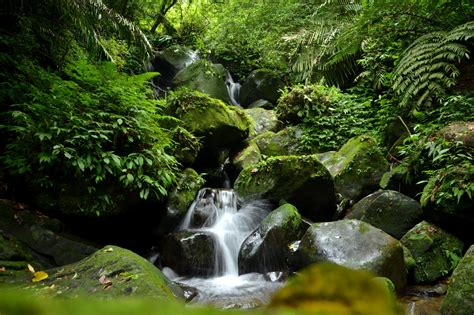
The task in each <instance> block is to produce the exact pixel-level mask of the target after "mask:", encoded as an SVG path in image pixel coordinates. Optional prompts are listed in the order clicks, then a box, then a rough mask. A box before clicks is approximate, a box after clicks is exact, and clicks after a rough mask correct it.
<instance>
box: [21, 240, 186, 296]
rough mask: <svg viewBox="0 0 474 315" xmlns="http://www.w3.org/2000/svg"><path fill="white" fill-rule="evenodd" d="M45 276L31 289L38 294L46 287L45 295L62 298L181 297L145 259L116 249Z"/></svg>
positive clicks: (112, 247)
mask: <svg viewBox="0 0 474 315" xmlns="http://www.w3.org/2000/svg"><path fill="white" fill-rule="evenodd" d="M46 272H47V273H48V275H49V277H48V278H47V279H46V280H43V281H41V282H40V283H37V284H31V286H32V287H33V288H37V289H40V290H44V288H45V287H49V293H52V292H54V293H55V294H56V295H60V296H64V297H76V296H87V297H90V296H94V298H112V297H124V296H150V297H153V298H162V299H166V300H175V297H176V296H179V295H181V294H182V291H181V290H180V288H179V287H178V286H176V285H173V284H172V283H171V282H170V281H169V280H168V279H166V277H165V276H164V275H163V274H162V273H161V271H160V270H159V269H158V268H156V267H155V266H153V265H152V264H151V263H150V262H148V261H147V260H146V259H144V258H143V257H140V256H138V255H136V254H135V253H133V252H131V251H129V250H126V249H123V248H120V247H117V246H106V247H104V248H103V249H101V250H98V251H97V252H95V253H94V254H92V255H91V256H89V257H87V258H85V259H83V260H81V261H79V262H76V263H74V264H69V265H67V266H63V267H60V268H56V269H51V270H47V271H46ZM29 277H30V278H31V275H30V276H29ZM28 282H30V283H31V281H28Z"/></svg>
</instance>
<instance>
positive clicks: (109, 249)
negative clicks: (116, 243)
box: [104, 247, 114, 253]
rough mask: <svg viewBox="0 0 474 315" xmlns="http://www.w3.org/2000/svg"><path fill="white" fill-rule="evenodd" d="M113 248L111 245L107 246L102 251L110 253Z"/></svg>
mask: <svg viewBox="0 0 474 315" xmlns="http://www.w3.org/2000/svg"><path fill="white" fill-rule="evenodd" d="M113 251H114V249H113V248H112V247H109V248H107V249H105V250H104V252H107V253H110V252H113Z"/></svg>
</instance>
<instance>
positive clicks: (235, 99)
mask: <svg viewBox="0 0 474 315" xmlns="http://www.w3.org/2000/svg"><path fill="white" fill-rule="evenodd" d="M225 85H226V86H227V93H228V94H229V98H230V101H231V103H232V105H235V106H238V107H241V106H240V102H239V98H240V87H241V86H240V83H236V82H234V79H232V76H231V75H230V72H229V71H227V72H226V74H225Z"/></svg>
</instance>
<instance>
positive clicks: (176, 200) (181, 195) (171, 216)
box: [159, 168, 205, 233]
mask: <svg viewBox="0 0 474 315" xmlns="http://www.w3.org/2000/svg"><path fill="white" fill-rule="evenodd" d="M204 182H205V181H204V179H203V178H202V177H201V176H200V175H199V174H198V173H196V171H195V170H193V169H191V168H187V169H185V170H184V171H183V173H182V175H181V177H180V178H179V180H178V184H177V185H176V188H175V189H174V190H173V191H172V192H171V194H170V196H169V198H168V202H167V203H166V213H165V215H164V216H163V218H162V219H161V222H160V226H159V231H160V233H169V232H171V231H173V230H174V229H175V228H176V227H177V226H178V224H179V222H181V220H182V219H183V218H184V216H185V215H186V212H187V211H188V209H189V207H190V206H191V204H192V203H193V201H194V198H195V197H196V195H197V193H198V191H199V190H200V189H201V188H202V186H203V185H204Z"/></svg>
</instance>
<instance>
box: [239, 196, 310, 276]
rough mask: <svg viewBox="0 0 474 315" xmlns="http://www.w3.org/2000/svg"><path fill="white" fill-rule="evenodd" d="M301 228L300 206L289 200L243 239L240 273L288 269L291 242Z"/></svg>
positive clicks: (298, 235)
mask: <svg viewBox="0 0 474 315" xmlns="http://www.w3.org/2000/svg"><path fill="white" fill-rule="evenodd" d="M301 232H302V225H301V215H300V214H299V212H298V209H296V208H295V207H294V206H292V205H290V204H288V203H287V204H284V205H282V206H280V207H279V208H277V209H275V210H273V211H272V212H270V214H269V215H268V216H267V217H266V218H265V219H263V221H262V222H261V223H260V225H259V226H258V228H257V229H256V230H255V231H254V232H253V233H252V234H250V235H249V236H248V237H247V238H246V239H245V240H244V242H243V243H242V246H241V248H240V252H239V273H240V274H243V273H249V272H260V273H266V272H270V271H282V270H287V269H288V266H287V264H286V258H287V256H288V249H287V248H288V245H289V244H290V243H291V242H293V241H295V240H297V239H298V238H299V237H300V236H301V235H300V234H301Z"/></svg>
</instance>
